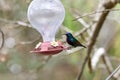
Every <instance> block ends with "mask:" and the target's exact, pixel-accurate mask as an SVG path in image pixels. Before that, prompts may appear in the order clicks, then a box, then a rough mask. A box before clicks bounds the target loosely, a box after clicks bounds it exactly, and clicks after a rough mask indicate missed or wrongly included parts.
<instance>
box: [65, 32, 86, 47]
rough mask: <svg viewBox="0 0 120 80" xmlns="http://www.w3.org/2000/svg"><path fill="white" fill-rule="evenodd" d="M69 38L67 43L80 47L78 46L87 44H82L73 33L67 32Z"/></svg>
mask: <svg viewBox="0 0 120 80" xmlns="http://www.w3.org/2000/svg"><path fill="white" fill-rule="evenodd" d="M65 35H66V37H67V39H66V41H67V43H68V44H69V45H71V46H73V47H78V46H81V47H84V48H86V46H84V45H82V44H81V43H80V42H79V41H78V40H77V39H76V38H75V37H73V35H72V34H71V33H69V32H68V33H66V34H65Z"/></svg>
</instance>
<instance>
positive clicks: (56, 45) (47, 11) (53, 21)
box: [27, 0, 66, 55]
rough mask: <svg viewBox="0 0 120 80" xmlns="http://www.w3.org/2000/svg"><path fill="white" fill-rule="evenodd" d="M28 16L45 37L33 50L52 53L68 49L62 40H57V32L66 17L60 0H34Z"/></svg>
mask: <svg viewBox="0 0 120 80" xmlns="http://www.w3.org/2000/svg"><path fill="white" fill-rule="evenodd" d="M27 16H28V20H29V22H30V23H31V25H32V27H33V28H35V29H36V30H37V31H39V33H40V34H41V36H42V38H43V42H39V43H38V44H37V45H36V47H35V49H34V50H32V51H31V52H35V53H40V54H44V55H52V54H57V53H59V52H61V51H63V50H64V49H66V47H65V46H64V45H63V44H62V42H59V41H55V34H56V32H57V30H58V28H59V27H60V25H61V24H62V22H63V20H64V17H65V10H64V7H63V5H62V3H61V2H60V0H33V1H32V2H31V3H30V5H29V7H28V13H27Z"/></svg>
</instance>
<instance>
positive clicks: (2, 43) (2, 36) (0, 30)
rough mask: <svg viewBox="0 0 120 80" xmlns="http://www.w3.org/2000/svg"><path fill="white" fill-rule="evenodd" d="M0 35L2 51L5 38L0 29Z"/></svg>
mask: <svg viewBox="0 0 120 80" xmlns="http://www.w3.org/2000/svg"><path fill="white" fill-rule="evenodd" d="M0 33H1V36H2V43H1V46H0V49H2V48H3V46H4V42H5V38H4V33H3V31H2V30H1V29H0Z"/></svg>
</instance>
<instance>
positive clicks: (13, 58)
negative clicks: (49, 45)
mask: <svg viewBox="0 0 120 80" xmlns="http://www.w3.org/2000/svg"><path fill="white" fill-rule="evenodd" d="M31 1H32V0H0V28H1V29H2V30H3V32H4V34H5V44H4V47H3V48H2V49H1V50H0V80H75V79H76V77H77V75H78V73H79V71H80V67H81V65H82V62H83V61H84V57H85V55H86V50H85V49H82V50H80V51H78V52H75V53H73V54H71V55H67V56H66V55H60V56H55V57H53V58H51V59H50V60H49V61H48V62H47V63H46V64H45V65H44V66H43V67H41V69H40V71H37V72H36V71H35V70H36V69H37V68H38V67H39V66H40V65H43V62H44V60H45V59H46V57H44V56H42V55H39V56H38V55H36V54H32V53H30V52H29V51H31V50H32V49H33V48H34V47H35V45H36V44H37V43H38V42H39V41H42V38H41V36H40V34H39V33H38V32H37V31H36V30H35V29H32V28H29V27H25V26H20V25H18V24H16V23H15V21H22V22H26V23H29V22H28V20H27V8H28V5H29V3H30V2H31ZM61 1H62V3H63V5H64V7H65V10H66V16H65V20H64V22H63V25H64V26H65V27H67V28H68V29H70V30H71V31H72V32H73V33H75V32H77V31H80V30H81V29H82V28H83V26H82V24H80V23H79V22H78V21H72V20H73V19H74V18H75V17H74V14H73V13H74V11H77V12H78V13H79V14H80V15H82V14H85V13H90V12H92V11H95V10H96V9H97V7H98V4H99V1H98V0H61ZM115 8H117V9H118V8H120V6H119V5H116V7H115ZM119 13H120V11H112V12H111V13H110V15H108V17H107V21H106V22H105V23H106V24H104V26H105V27H103V28H102V30H101V34H100V37H99V38H98V41H97V46H98V47H102V46H104V45H103V44H105V43H107V44H106V45H105V47H107V53H108V56H109V57H110V60H111V62H112V65H113V67H114V68H115V67H116V66H117V65H119V63H120V58H119V57H120V49H119V48H120V36H119V35H120V24H119V23H120V18H119V17H120V14H119ZM84 19H85V21H86V22H87V23H88V24H89V23H91V22H92V20H93V18H91V17H88V16H87V17H84ZM111 25H112V26H111ZM108 29H109V30H108ZM106 30H108V32H106ZM107 33H108V34H109V35H107V36H105V35H104V34H107ZM111 35H112V37H111V38H110V39H109V38H108V36H111ZM0 37H1V35H0ZM86 37H88V36H86ZM61 38H62V31H61V29H60V30H59V31H58V33H57V35H56V39H57V40H59V39H61ZM79 40H80V41H83V43H85V41H84V40H82V39H79ZM0 41H2V39H1V38H0ZM106 41H108V42H106ZM0 43H1V42H0ZM65 53H66V52H63V54H65ZM108 75H109V74H108V72H107V70H106V68H105V66H104V65H103V62H102V61H100V62H99V65H98V68H97V69H96V71H94V72H93V73H90V72H89V70H88V67H87V66H86V67H85V70H84V74H83V77H82V80H104V79H105V78H106V77H107V76H108Z"/></svg>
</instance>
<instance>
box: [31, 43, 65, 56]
mask: <svg viewBox="0 0 120 80" xmlns="http://www.w3.org/2000/svg"><path fill="white" fill-rule="evenodd" d="M55 44H57V45H54V42H53V44H51V42H43V43H41V44H40V45H38V47H37V48H35V49H34V50H32V51H31V52H34V53H38V54H43V55H53V54H58V53H59V52H61V51H63V50H65V49H67V48H66V47H65V46H64V45H63V44H62V43H61V42H55Z"/></svg>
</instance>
